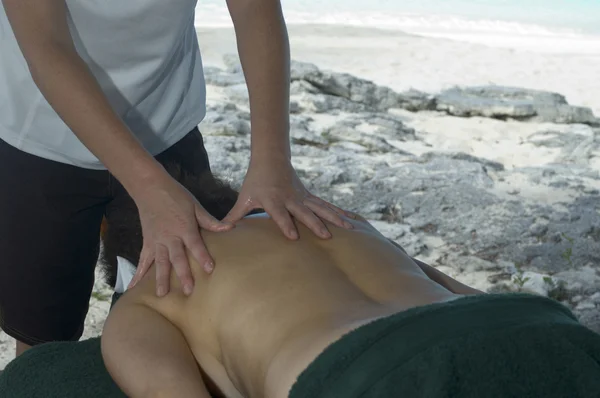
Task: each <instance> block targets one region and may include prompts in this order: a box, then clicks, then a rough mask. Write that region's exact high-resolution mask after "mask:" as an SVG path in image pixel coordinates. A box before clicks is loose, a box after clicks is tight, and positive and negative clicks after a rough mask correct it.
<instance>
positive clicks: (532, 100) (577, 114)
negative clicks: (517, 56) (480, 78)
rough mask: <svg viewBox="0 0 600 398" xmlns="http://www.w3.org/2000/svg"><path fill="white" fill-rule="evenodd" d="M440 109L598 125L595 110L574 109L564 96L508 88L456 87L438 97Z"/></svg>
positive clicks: (506, 117) (465, 113)
mask: <svg viewBox="0 0 600 398" xmlns="http://www.w3.org/2000/svg"><path fill="white" fill-rule="evenodd" d="M435 102H436V109H437V110H439V111H444V112H447V113H448V114H450V115H455V116H463V117H470V116H482V117H490V118H495V119H509V118H510V119H516V120H530V121H537V122H551V123H567V124H570V123H582V124H589V125H598V124H600V120H599V119H597V118H596V117H595V116H594V114H593V113H592V111H591V109H589V108H584V107H577V106H571V105H569V104H568V103H567V101H566V99H565V97H564V96H562V95H560V94H557V93H551V92H546V91H538V90H528V89H523V88H516V87H504V86H479V87H465V88H461V87H455V88H451V89H448V90H445V91H443V92H441V93H440V94H438V95H437V96H436V97H435Z"/></svg>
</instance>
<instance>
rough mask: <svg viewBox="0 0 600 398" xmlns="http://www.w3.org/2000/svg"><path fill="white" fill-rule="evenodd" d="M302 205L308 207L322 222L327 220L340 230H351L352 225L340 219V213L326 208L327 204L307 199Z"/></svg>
mask: <svg viewBox="0 0 600 398" xmlns="http://www.w3.org/2000/svg"><path fill="white" fill-rule="evenodd" d="M304 204H305V205H306V207H308V208H309V209H310V210H312V212H313V213H314V214H316V215H317V216H319V217H320V218H322V219H323V220H327V221H329V222H330V223H332V224H333V225H336V226H338V227H340V228H346V229H352V228H353V227H352V224H350V223H349V222H348V221H346V220H344V219H343V218H342V217H341V214H342V213H338V212H337V211H336V210H335V209H333V208H331V207H329V206H328V203H327V202H325V201H321V200H315V199H314V198H308V199H305V200H304Z"/></svg>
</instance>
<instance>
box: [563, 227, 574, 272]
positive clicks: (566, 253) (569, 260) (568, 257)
mask: <svg viewBox="0 0 600 398" xmlns="http://www.w3.org/2000/svg"><path fill="white" fill-rule="evenodd" d="M561 235H562V237H563V238H565V239H566V240H567V241H568V242H569V243H570V244H571V246H570V247H567V248H566V249H565V251H564V252H563V253H562V254H561V256H562V258H564V259H565V260H566V261H567V263H568V264H569V265H570V266H571V267H573V260H572V258H571V257H572V256H573V242H574V240H573V238H570V237H568V236H567V235H566V234H565V233H564V232H563V233H562V234H561Z"/></svg>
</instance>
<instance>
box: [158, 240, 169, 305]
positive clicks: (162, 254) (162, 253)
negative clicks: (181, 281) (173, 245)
mask: <svg viewBox="0 0 600 398" xmlns="http://www.w3.org/2000/svg"><path fill="white" fill-rule="evenodd" d="M154 253H155V254H154V256H155V258H156V261H155V263H156V295H157V296H158V297H162V296H165V295H166V294H167V293H169V282H170V279H171V262H170V261H169V249H167V247H166V246H165V245H163V244H160V243H158V244H157V245H156V249H155V252H154Z"/></svg>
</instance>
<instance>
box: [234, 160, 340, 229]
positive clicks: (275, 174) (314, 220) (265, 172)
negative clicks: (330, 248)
mask: <svg viewBox="0 0 600 398" xmlns="http://www.w3.org/2000/svg"><path fill="white" fill-rule="evenodd" d="M253 209H263V210H264V211H266V212H267V213H268V214H269V215H270V216H271V218H272V219H273V221H275V222H276V223H277V225H278V226H279V228H281V230H282V231H283V233H284V235H285V236H287V237H288V238H289V239H298V237H299V236H298V231H297V229H296V226H295V225H294V223H293V221H292V216H293V217H294V218H296V220H298V221H300V222H302V223H303V224H304V225H306V226H307V227H308V228H309V229H310V230H312V231H313V232H314V233H315V234H316V235H317V236H319V237H321V238H324V239H327V238H330V237H331V233H330V232H329V230H328V229H327V227H326V226H325V224H324V223H323V221H322V220H321V219H323V220H327V221H329V222H331V223H332V224H334V225H337V226H339V227H342V228H348V229H350V228H352V224H350V223H349V222H348V221H345V220H344V219H342V217H341V215H346V216H348V217H352V214H351V213H349V212H345V211H344V210H342V209H340V208H338V207H336V206H334V205H332V204H331V203H328V202H326V201H324V200H323V199H320V198H318V197H316V196H314V195H313V194H311V193H310V192H308V190H307V189H306V188H305V187H304V185H303V184H302V182H301V181H300V178H298V175H297V174H296V171H295V170H294V168H293V166H292V164H291V162H290V161H289V160H281V161H277V160H272V159H260V158H259V160H251V161H250V167H249V168H248V173H247V174H246V178H245V179H244V183H243V184H242V188H241V190H240V194H239V197H238V200H237V202H236V204H235V206H234V207H233V209H231V211H230V212H229V214H228V215H227V216H226V217H225V218H224V221H227V222H231V223H235V222H237V221H238V220H240V219H241V218H243V217H244V216H245V215H247V214H248V213H249V212H250V211H252V210H253Z"/></svg>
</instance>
